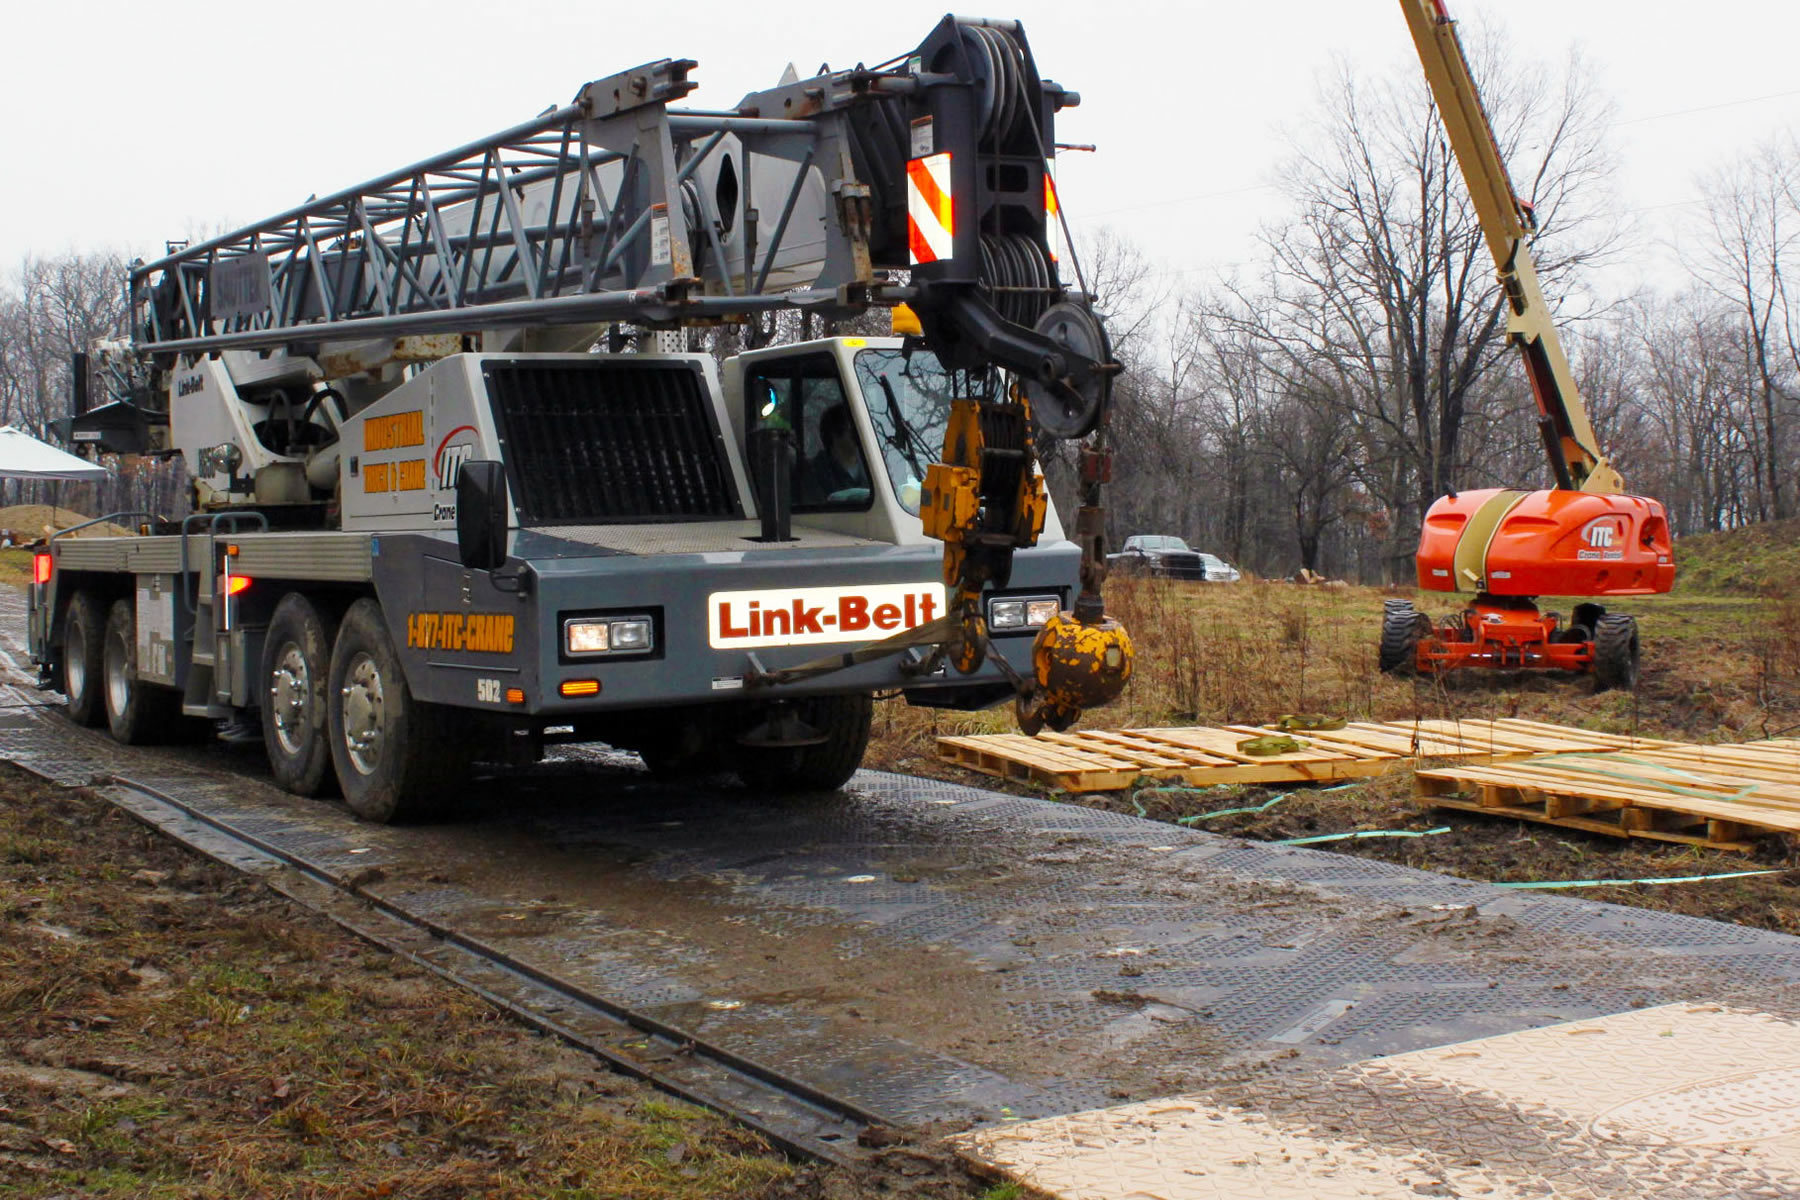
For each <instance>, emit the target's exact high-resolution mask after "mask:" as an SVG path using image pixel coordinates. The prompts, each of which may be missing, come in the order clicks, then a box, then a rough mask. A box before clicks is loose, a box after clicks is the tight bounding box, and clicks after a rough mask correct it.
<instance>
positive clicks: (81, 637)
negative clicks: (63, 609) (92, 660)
mask: <svg viewBox="0 0 1800 1200" xmlns="http://www.w3.org/2000/svg"><path fill="white" fill-rule="evenodd" d="M86 643H87V630H86V629H84V628H83V627H82V624H81V622H80V621H70V622H69V628H68V631H67V633H66V634H65V635H64V638H63V694H64V695H66V696H68V698H69V699H71V700H79V699H80V698H81V697H82V696H85V695H86V694H87V688H88V677H87V676H88V669H87V656H86V655H85V654H83V653H82V648H83V647H84V646H85V645H86Z"/></svg>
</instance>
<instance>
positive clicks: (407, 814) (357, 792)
mask: <svg viewBox="0 0 1800 1200" xmlns="http://www.w3.org/2000/svg"><path fill="white" fill-rule="evenodd" d="M326 698H327V701H328V703H327V709H326V717H327V725H326V728H327V737H328V738H329V739H330V742H331V761H332V764H333V766H335V767H336V768H337V778H338V785H339V786H340V787H341V788H342V789H343V792H344V802H345V803H346V804H348V805H349V806H350V811H351V812H354V813H355V814H356V815H357V816H359V817H361V818H362V819H363V820H365V821H374V822H376V823H377V824H383V825H385V824H389V823H392V822H400V821H417V820H422V819H424V818H427V817H430V816H431V815H433V814H434V813H436V812H438V811H440V810H441V809H442V807H443V804H444V801H445V799H446V793H447V792H448V791H449V789H450V788H451V787H453V786H454V784H455V783H456V781H457V779H458V778H459V776H461V775H462V774H463V773H464V772H466V771H467V769H468V767H469V764H470V763H471V762H472V761H473V750H472V748H471V746H470V743H469V739H468V738H466V737H459V736H458V728H457V727H458V726H459V725H460V722H459V721H458V720H457V719H456V718H457V715H458V714H457V713H456V712H455V710H453V709H447V708H443V707H440V706H437V705H431V704H421V703H420V702H419V701H417V700H414V699H413V697H412V692H411V691H410V690H408V688H407V686H406V675H405V673H404V672H402V671H401V669H400V658H399V655H398V654H397V653H396V652H395V650H394V642H393V639H392V638H390V637H389V636H388V631H387V624H386V622H385V621H383V620H382V616H381V606H380V605H379V604H377V603H376V602H375V601H374V600H369V599H363V600H358V601H357V602H356V603H355V604H352V605H351V606H350V611H349V612H347V613H345V614H344V620H343V623H342V624H341V625H339V626H338V633H337V640H336V641H335V643H334V644H333V646H332V649H331V668H330V671H329V672H328V674H327V675H326Z"/></svg>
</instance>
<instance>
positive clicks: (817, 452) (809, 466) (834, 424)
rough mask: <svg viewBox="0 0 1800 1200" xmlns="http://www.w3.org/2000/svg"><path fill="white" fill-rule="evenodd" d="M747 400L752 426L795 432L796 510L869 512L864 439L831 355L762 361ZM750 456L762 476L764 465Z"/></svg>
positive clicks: (749, 380) (748, 380)
mask: <svg viewBox="0 0 1800 1200" xmlns="http://www.w3.org/2000/svg"><path fill="white" fill-rule="evenodd" d="M744 403H745V404H746V405H747V406H748V409H749V411H748V412H747V413H746V417H747V418H748V419H747V421H746V423H745V427H746V428H748V429H766V428H770V427H774V428H784V429H789V430H792V431H793V435H794V463H793V469H792V475H791V477H790V480H789V482H790V485H791V489H792V490H791V492H790V494H791V495H792V497H793V510H794V511H795V512H797V513H806V512H864V511H866V510H867V509H868V508H869V507H870V505H871V504H872V503H873V502H874V497H873V493H872V491H871V490H870V481H869V480H870V477H869V465H868V461H867V459H865V458H864V456H863V450H862V440H861V439H860V438H859V437H858V436H857V433H856V421H855V418H854V415H853V414H852V413H851V411H850V404H849V400H848V398H847V397H846V396H845V394H844V384H843V380H842V379H841V378H839V376H838V369H837V361H836V360H835V359H833V358H832V357H831V356H830V355H829V354H817V355H808V356H807V357H804V358H796V359H782V360H776V361H772V362H765V363H759V364H757V366H756V367H755V368H754V369H752V370H751V371H750V373H749V374H748V375H747V376H746V377H745V380H744ZM750 458H751V463H750V469H751V472H752V473H753V474H757V475H759V476H760V472H761V471H762V470H763V465H762V464H761V463H760V462H758V461H756V458H757V456H756V455H751V456H750ZM761 482H762V481H761V479H760V478H758V480H757V483H758V485H759V487H760V484H761Z"/></svg>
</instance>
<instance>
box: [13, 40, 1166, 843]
mask: <svg viewBox="0 0 1800 1200" xmlns="http://www.w3.org/2000/svg"><path fill="white" fill-rule="evenodd" d="M695 65H696V64H694V63H693V62H691V61H688V60H684V59H663V60H659V61H656V62H652V63H648V64H645V65H643V66H639V67H636V68H633V69H631V70H629V71H624V72H621V73H619V74H616V75H612V76H608V77H606V78H602V79H597V80H595V81H593V82H591V83H588V84H587V85H586V86H584V87H582V88H581V89H580V90H579V92H578V93H577V94H576V96H575V99H574V101H573V102H572V103H571V104H569V105H566V106H561V107H557V108H553V109H550V110H548V111H546V112H544V113H542V114H540V115H539V116H537V117H535V118H533V119H531V120H529V121H526V122H524V123H522V124H519V125H515V126H513V127H511V128H509V129H506V130H503V131H501V132H500V133H498V134H495V135H493V136H492V137H489V138H485V139H482V140H480V141H476V142H473V143H470V144H468V145H465V146H461V147H458V148H456V149H454V150H451V151H448V152H446V153H444V154H441V155H438V156H436V157H433V158H430V159H426V160H424V161H421V162H418V163H414V164H412V165H410V166H406V167H403V168H401V169H399V170H396V171H393V172H390V173H388V174H385V175H382V176H380V177H378V178H376V179H373V180H370V181H368V182H366V183H363V184H361V185H358V186H356V187H352V188H348V189H345V190H343V191H340V192H336V193H334V194H331V195H329V196H325V197H323V198H315V199H312V200H309V201H307V202H306V203H305V204H303V205H300V206H299V207H296V208H293V209H290V210H288V211H286V212H283V213H281V214H279V215H277V216H274V217H271V218H269V219H267V220H264V221H261V222H258V223H256V224H254V225H250V226H247V227H245V228H243V229H240V230H238V231H236V232H234V233H231V234H227V235H225V236H222V237H217V238H213V239H210V240H207V241H204V242H200V243H198V244H194V245H186V246H179V247H176V246H172V247H171V248H170V251H169V253H168V254H167V255H166V256H165V257H163V258H160V259H158V260H156V261H154V262H149V263H143V262H140V263H137V264H134V265H133V267H132V269H131V272H130V281H129V282H130V292H129V294H130V299H131V305H132V324H133V338H132V344H131V347H130V348H129V354H128V356H127V357H128V358H129V359H130V361H129V362H127V363H125V364H123V365H125V366H128V367H130V368H132V369H129V370H123V371H118V372H114V375H115V376H116V377H118V378H122V379H138V380H144V381H147V382H144V383H143V384H142V386H141V387H140V388H139V389H138V395H137V397H136V399H137V402H138V403H140V404H141V405H144V406H145V407H147V408H149V409H152V410H154V413H153V415H154V417H155V420H156V421H158V422H162V423H166V425H167V427H168V428H167V437H168V439H169V440H168V444H170V445H172V446H174V447H177V448H179V450H180V451H181V453H182V455H183V456H184V458H185V461H186V463H187V466H188V469H189V471H190V472H191V474H192V476H193V480H194V485H193V486H194V496H193V500H194V503H193V510H194V511H193V512H192V513H191V514H189V515H187V516H185V517H184V518H182V519H179V520H165V519H162V518H160V517H156V516H153V515H151V514H130V515H126V514H114V516H113V519H115V520H119V519H128V520H133V521H139V522H140V523H139V526H138V533H137V536H129V537H97V538H81V539H67V538H62V537H58V538H56V539H53V540H52V541H51V543H50V545H49V546H48V548H47V549H46V551H45V552H44V553H43V554H41V555H39V556H38V559H37V561H36V569H35V582H34V583H33V585H32V589H31V618H30V619H31V627H30V636H31V649H32V655H33V658H34V660H35V661H36V662H37V663H38V664H39V668H40V674H41V681H42V683H43V684H44V685H45V686H47V687H49V686H59V687H60V688H61V690H62V691H64V692H65V693H66V695H67V697H68V707H69V713H70V715H71V717H73V718H74V719H75V720H76V721H78V722H82V723H85V724H90V725H100V724H105V725H106V726H107V727H108V728H109V730H110V732H111V733H112V735H113V736H114V737H115V738H117V739H118V740H120V741H122V742H126V743H136V742H143V741H149V740H154V739H156V738H158V737H160V736H162V735H164V734H165V733H166V732H168V730H169V729H170V728H171V726H172V725H174V724H179V723H181V722H183V721H184V720H185V721H187V722H189V723H192V721H194V720H195V719H200V718H208V719H212V720H214V721H216V722H219V723H220V726H221V728H223V729H229V730H232V731H235V732H237V733H238V734H240V735H244V736H248V735H249V734H250V733H252V732H253V731H255V730H257V729H258V727H260V734H261V738H262V741H263V743H264V745H265V747H266V750H267V753H268V758H269V762H270V766H271V769H272V772H273V774H274V777H275V779H276V780H277V781H278V782H279V783H280V784H281V785H282V786H284V787H286V788H288V789H289V790H291V791H293V792H296V793H299V794H303V795H316V794H321V793H324V792H326V791H329V790H331V789H332V788H334V787H335V788H337V789H340V790H341V791H342V793H343V795H344V797H345V799H346V801H347V802H348V804H349V806H350V807H351V808H352V809H353V810H354V811H355V812H356V813H358V814H359V815H360V816H362V817H364V818H366V819H370V820H375V821H389V820H398V819H405V818H409V817H419V816H428V815H430V814H431V813H432V812H433V811H434V809H435V807H436V805H437V804H438V803H439V802H440V800H441V798H442V795H443V791H444V788H445V785H446V784H447V783H449V782H450V781H453V780H456V779H458V778H461V777H463V776H464V775H465V773H466V770H467V767H468V765H469V764H470V763H471V762H472V761H475V760H481V761H513V760H519V759H525V760H529V759H530V758H531V757H533V756H535V755H536V754H538V753H540V752H541V750H542V748H543V746H544V745H545V744H547V743H549V742H553V741H556V740H558V739H563V740H605V741H608V742H611V743H613V744H616V745H620V746H624V747H627V748H631V749H635V750H637V751H639V752H640V753H641V754H642V755H643V757H644V760H645V762H646V763H647V765H648V766H649V767H650V768H651V770H652V771H653V772H660V773H669V774H674V773H679V772H682V771H687V770H692V769H695V768H697V767H703V766H704V767H720V766H727V767H730V768H732V769H735V771H736V772H737V774H738V775H740V776H741V777H742V778H743V779H744V781H745V782H747V783H749V784H751V785H753V786H790V787H802V788H808V787H810V788H831V787H835V786H837V785H839V784H841V783H842V782H843V781H844V780H845V779H847V778H848V776H849V775H850V773H851V772H852V771H854V770H855V768H856V767H857V765H858V764H859V763H860V760H861V757H862V753H863V749H864V746H865V744H866V742H867V738H868V730H869V719H870V712H871V697H872V696H873V695H874V694H876V693H879V692H889V691H895V692H900V693H903V694H904V695H905V697H906V698H907V699H908V700H909V701H911V702H913V703H919V704H927V705H936V706H949V707H961V708H974V707H985V706H988V705H992V704H995V703H1000V702H1004V701H1005V700H1007V699H1009V698H1011V699H1014V700H1015V702H1016V704H1017V708H1018V712H1019V717H1020V720H1021V723H1022V724H1023V725H1024V726H1025V728H1027V729H1028V730H1030V731H1033V732H1035V731H1036V729H1038V728H1039V727H1041V726H1043V725H1046V724H1048V725H1050V726H1052V727H1057V728H1062V727H1066V726H1067V724H1068V723H1070V722H1071V721H1073V720H1074V719H1075V717H1076V716H1077V715H1078V714H1079V712H1080V711H1081V709H1083V708H1085V707H1090V706H1093V705H1096V704H1099V703H1104V702H1105V701H1106V700H1108V699H1110V698H1111V697H1112V696H1115V695H1116V694H1117V693H1118V691H1119V689H1120V688H1121V687H1122V686H1123V684H1124V682H1125V680H1126V678H1127V677H1128V676H1129V674H1130V670H1131V646H1130V641H1129V638H1128V637H1127V635H1126V634H1125V631H1124V630H1123V629H1122V628H1120V627H1119V626H1118V624H1117V623H1116V622H1114V621H1112V620H1111V619H1109V618H1108V617H1107V616H1106V615H1105V612H1104V608H1103V605H1102V602H1101V599H1100V585H1101V581H1102V579H1103V578H1104V564H1105V559H1104V553H1103V547H1102V545H1101V541H1100V528H1101V513H1100V508H1099V500H1100V491H1101V487H1102V485H1103V484H1104V483H1105V482H1106V475H1107V461H1108V460H1107V458H1106V455H1105V452H1104V450H1103V449H1102V448H1101V447H1100V446H1099V445H1098V438H1097V437H1095V438H1089V435H1091V434H1094V433H1095V431H1096V430H1098V429H1099V428H1100V426H1101V424H1102V421H1103V419H1104V417H1105V414H1106V407H1107V400H1108V394H1109V388H1110V383H1111V378H1112V375H1113V373H1114V372H1115V371H1116V370H1117V366H1116V364H1115V363H1114V362H1113V360H1112V357H1111V353H1110V350H1109V348H1108V343H1107V337H1106V331H1105V328H1104V325H1103V324H1102V322H1101V321H1100V320H1099V318H1098V317H1097V316H1095V314H1094V313H1093V311H1092V309H1091V306H1090V302H1089V300H1088V298H1087V297H1086V295H1085V294H1083V293H1080V292H1070V291H1069V290H1068V289H1066V288H1065V286H1064V284H1063V283H1062V280H1061V278H1060V272H1059V269H1058V264H1057V261H1056V259H1055V258H1054V257H1053V256H1052V254H1051V251H1050V242H1049V236H1050V233H1051V223H1052V221H1054V220H1057V219H1059V214H1057V212H1056V206H1055V203H1054V190H1053V185H1052V184H1051V182H1050V176H1049V170H1050V165H1051V158H1052V155H1053V152H1054V148H1055V145H1056V141H1055V130H1054V125H1055V119H1056V115H1057V113H1058V112H1059V111H1060V110H1062V109H1064V108H1068V107H1071V106H1073V105H1075V104H1077V103H1079V97H1078V96H1077V95H1076V94H1075V93H1073V92H1070V91H1067V90H1065V89H1063V88H1061V87H1060V86H1058V85H1057V84H1055V83H1052V82H1050V81H1048V80H1045V79H1043V78H1042V77H1041V76H1040V75H1039V73H1038V69H1037V66H1036V63H1035V61H1034V59H1033V57H1032V54H1031V52H1030V49H1029V46H1028V43H1027V42H1026V39H1025V34H1024V30H1023V28H1022V27H1021V26H1020V25H1019V24H1018V23H1016V22H1010V21H985V20H973V19H962V18H953V17H946V18H944V20H943V21H942V22H940V23H939V24H938V25H937V26H936V27H935V29H933V31H932V32H931V34H930V35H929V36H928V37H927V38H926V39H925V41H924V42H923V43H921V44H920V45H919V46H918V47H917V48H916V49H915V50H913V51H911V52H909V53H907V54H904V55H901V56H900V57H898V58H896V59H893V60H891V61H890V62H888V63H885V64H883V65H881V66H878V67H875V68H865V67H863V66H861V65H858V66H857V67H855V68H854V69H851V70H841V71H835V72H833V71H829V70H827V71H824V72H823V73H821V74H820V75H818V76H815V77H813V78H809V79H799V78H795V77H794V73H793V72H792V70H791V68H790V70H789V72H788V75H787V77H786V78H784V79H783V80H782V81H781V82H780V83H779V84H778V85H777V86H775V87H774V88H771V89H769V90H766V91H761V92H756V93H752V94H750V95H748V96H746V97H744V99H743V100H742V101H741V102H740V103H739V104H738V105H737V106H735V107H734V108H732V109H728V110H723V111H703V110H681V109H676V108H673V107H671V104H672V103H673V102H675V101H677V100H679V99H681V98H682V97H683V96H685V95H687V93H688V92H689V91H691V90H692V88H693V87H694V86H695V85H694V84H693V83H692V82H690V80H689V72H690V71H691V70H692V69H693V68H694V67H695ZM884 308H885V309H892V310H893V311H894V313H895V318H896V319H895V327H896V329H900V330H903V331H904V330H910V332H906V333H905V336H899V337H892V338H889V337H829V338H823V339H816V340H812V341H807V342H803V343H800V344H795V345H780V346H767V347H764V348H759V349H753V350H750V351H747V352H745V353H741V354H738V355H735V356H733V357H731V358H728V359H726V360H725V361H724V362H723V363H715V362H714V361H713V359H712V358H711V357H709V356H707V355H701V354H692V353H684V352H683V351H684V350H685V349H686V346H685V345H684V344H683V343H684V340H685V337H686V331H687V330H690V329H692V328H695V327H708V326H718V325H722V324H737V325H743V324H745V323H754V322H757V321H759V320H761V319H765V318H769V317H770V315H771V314H777V313H780V312H783V311H786V312H800V313H805V314H809V315H811V316H814V317H818V318H823V319H825V320H837V319H842V318H848V317H853V316H856V315H859V314H862V313H865V312H868V311H870V310H880V309H884ZM632 343H635V352H630V351H631V349H632ZM114 357H115V359H116V358H118V357H119V355H118V353H117V349H116V348H115V352H114ZM116 365H117V364H116ZM1046 436H1048V437H1058V438H1067V439H1071V440H1080V439H1088V440H1087V441H1086V442H1083V448H1082V453H1081V456H1080V457H1081V462H1082V474H1081V488H1082V493H1081V494H1082V505H1081V510H1080V512H1079V513H1078V514H1077V519H1076V528H1075V543H1077V544H1072V543H1071V542H1070V541H1069V540H1067V539H1066V538H1064V537H1063V536H1062V530H1061V527H1060V524H1059V523H1058V522H1057V520H1056V518H1055V514H1054V512H1053V511H1052V510H1051V508H1050V506H1049V503H1048V500H1047V497H1046V494H1045V490H1044V484H1043V480H1042V476H1041V473H1040V472H1039V471H1038V470H1037V459H1036V456H1035V445H1034V439H1035V438H1038V437H1046ZM934 441H941V444H942V451H941V453H934V452H933V449H932V443H933V442H934ZM826 456H830V457H831V458H833V459H834V460H835V465H830V466H829V469H827V467H828V464H824V462H823V460H824V458H825V457H826ZM934 460H935V461H934ZM824 480H829V482H822V481H824ZM1040 535H1047V536H1045V537H1044V538H1043V543H1044V544H1041V545H1040V544H1038V543H1039V541H1040ZM934 539H935V540H934ZM939 543H941V547H940V546H939Z"/></svg>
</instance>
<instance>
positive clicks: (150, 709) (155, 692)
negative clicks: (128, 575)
mask: <svg viewBox="0 0 1800 1200" xmlns="http://www.w3.org/2000/svg"><path fill="white" fill-rule="evenodd" d="M101 661H102V664H103V666H102V670H103V672H104V679H105V684H106V686H105V687H104V688H103V689H102V690H103V692H104V693H105V697H106V726H107V729H108V731H109V732H110V733H111V734H112V735H113V740H114V741H116V742H121V743H123V744H125V745H127V746H147V745H151V744H153V743H155V742H160V741H165V740H167V739H168V737H169V735H170V734H171V733H172V732H173V730H174V727H175V724H176V722H177V721H178V720H180V718H181V694H180V693H179V692H177V691H176V690H175V689H174V688H166V687H158V686H157V685H156V684H154V683H144V682H142V681H141V680H139V679H138V677H137V665H138V664H137V607H136V605H135V603H134V602H133V601H132V600H131V598H130V597H126V598H125V599H121V600H115V601H114V602H113V606H112V612H111V613H109V614H108V615H107V618H106V644H105V649H104V650H103V652H102V654H101Z"/></svg>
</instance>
